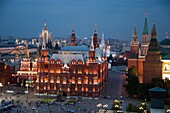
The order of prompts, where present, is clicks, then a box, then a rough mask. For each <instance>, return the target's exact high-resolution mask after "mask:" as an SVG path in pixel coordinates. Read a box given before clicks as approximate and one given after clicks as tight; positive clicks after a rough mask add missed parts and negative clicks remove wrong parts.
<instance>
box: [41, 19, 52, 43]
mask: <svg viewBox="0 0 170 113" xmlns="http://www.w3.org/2000/svg"><path fill="white" fill-rule="evenodd" d="M43 39H44V40H45V44H46V45H49V44H50V43H51V41H52V33H51V32H49V31H48V28H47V24H46V22H45V23H44V28H43V29H42V32H41V33H40V35H39V41H38V42H39V44H40V45H42V43H43Z"/></svg>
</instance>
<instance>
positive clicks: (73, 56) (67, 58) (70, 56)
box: [51, 54, 85, 64]
mask: <svg viewBox="0 0 170 113" xmlns="http://www.w3.org/2000/svg"><path fill="white" fill-rule="evenodd" d="M51 59H54V60H55V61H56V60H58V59H59V60H61V62H62V63H68V64H70V63H71V61H72V60H73V59H74V60H75V61H76V62H77V61H78V60H81V61H82V62H83V64H84V63H85V61H84V57H83V55H82V54H53V55H52V57H51Z"/></svg>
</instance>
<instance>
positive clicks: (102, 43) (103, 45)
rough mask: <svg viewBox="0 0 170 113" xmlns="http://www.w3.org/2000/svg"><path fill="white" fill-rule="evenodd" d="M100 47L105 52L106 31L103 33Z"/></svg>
mask: <svg viewBox="0 0 170 113" xmlns="http://www.w3.org/2000/svg"><path fill="white" fill-rule="evenodd" d="M100 48H101V50H102V51H103V52H105V48H106V44H105V40H104V33H102V40H101V45H100Z"/></svg>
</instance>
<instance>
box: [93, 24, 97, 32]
mask: <svg viewBox="0 0 170 113" xmlns="http://www.w3.org/2000/svg"><path fill="white" fill-rule="evenodd" d="M94 32H95V33H96V32H97V24H94Z"/></svg>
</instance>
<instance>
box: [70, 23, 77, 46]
mask: <svg viewBox="0 0 170 113" xmlns="http://www.w3.org/2000/svg"><path fill="white" fill-rule="evenodd" d="M75 41H76V37H75V33H74V25H72V34H71V43H70V44H68V45H69V46H76V45H77V44H76V43H75Z"/></svg>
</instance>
